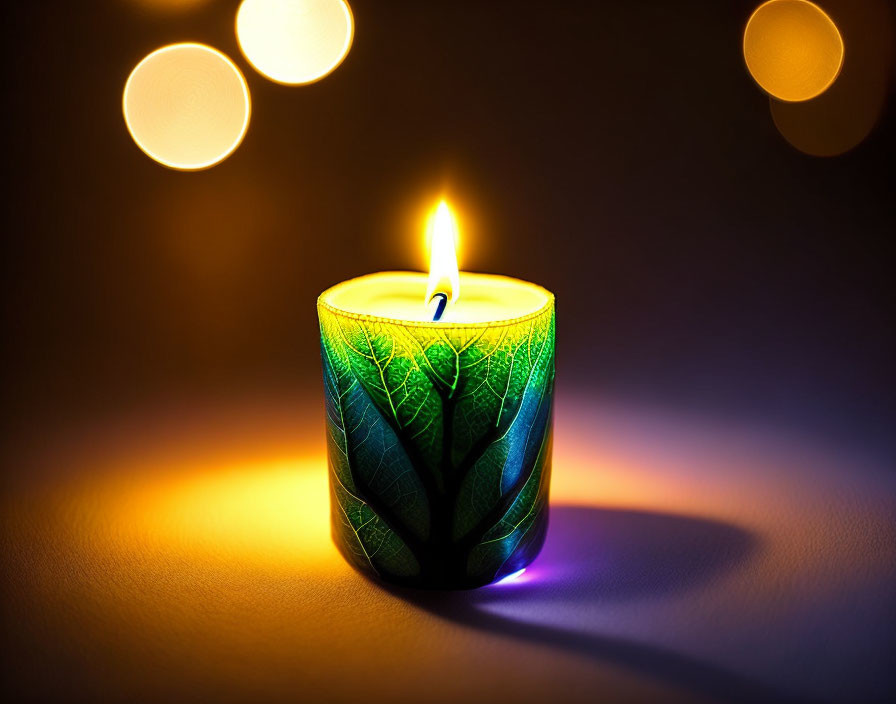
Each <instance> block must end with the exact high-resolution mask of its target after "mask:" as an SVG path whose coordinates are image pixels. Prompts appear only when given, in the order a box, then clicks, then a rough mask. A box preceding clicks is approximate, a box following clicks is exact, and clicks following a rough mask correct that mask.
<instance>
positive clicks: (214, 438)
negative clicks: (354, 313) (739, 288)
mask: <svg viewBox="0 0 896 704" xmlns="http://www.w3.org/2000/svg"><path fill="white" fill-rule="evenodd" d="M321 403H322V401H321V398H320V394H319V393H298V392H296V393H288V392H282V393H279V394H257V395H253V396H251V397H245V398H239V399H233V400H231V401H228V402H224V401H221V400H218V401H215V402H204V403H201V402H192V403H168V404H161V405H159V406H158V407H155V408H152V409H143V410H141V411H140V412H129V413H126V414H122V415H119V416H116V417H114V418H105V419H102V420H95V421H88V420H84V421H83V422H81V423H78V424H72V423H71V422H68V423H65V424H57V425H60V427H56V428H54V427H52V426H53V424H52V423H50V422H48V423H47V425H48V426H49V427H46V428H33V429H32V432H31V433H24V434H20V435H19V436H18V437H17V438H14V439H13V442H12V444H11V446H10V449H9V452H8V454H9V457H8V459H9V460H11V464H10V474H9V476H8V477H7V480H6V485H5V487H4V492H3V510H2V516H3V524H4V525H3V552H4V562H5V566H6V572H7V574H6V587H7V597H6V599H5V601H4V618H5V628H4V638H5V641H6V642H5V648H4V662H3V667H4V685H3V686H4V688H5V689H6V690H7V691H11V692H12V693H16V694H18V695H20V696H21V695H27V696H28V697H30V698H36V699H51V698H58V699H65V700H74V699H91V700H98V699H103V700H105V701H113V700H127V701H200V700H201V701H209V700H213V701H279V700H293V699H304V700H308V701H334V702H342V701H353V702H357V701H366V702H375V701H381V700H382V701H393V702H402V701H421V700H425V701H437V702H439V701H445V702H448V701H452V702H456V701H480V700H482V701H491V702H504V701H506V702H543V701H548V700H554V701H569V702H575V701H583V702H585V701H594V700H595V697H596V696H598V698H599V699H601V700H603V701H620V700H623V701H657V700H663V701H670V700H680V701H717V700H731V701H760V700H761V701H770V700H778V699H780V700H785V699H805V700H831V701H837V700H850V701H856V700H864V701H871V700H874V699H883V698H885V697H886V696H887V695H888V694H892V693H893V679H892V674H890V673H892V672H893V671H894V670H893V666H894V662H893V657H894V655H893V653H894V648H893V645H894V642H893V636H892V634H891V631H892V630H894V629H893V626H894V606H893V590H894V585H896V540H894V537H896V535H894V533H896V528H894V509H896V499H894V497H896V479H894V475H893V473H892V472H891V468H889V467H887V466H886V464H885V463H883V461H882V460H881V461H878V460H875V459H874V458H873V457H869V456H859V454H860V453H857V452H855V451H852V452H847V451H845V450H842V449H841V450H838V449H837V448H834V447H828V446H825V441H824V439H819V438H814V439H813V438H798V437H793V436H788V435H787V434H786V433H785V432H784V431H783V430H779V431H778V432H772V431H769V430H768V429H766V430H765V431H762V430H757V429H756V428H751V427H746V426H743V425H737V424H732V423H726V422H723V421H721V420H717V419H715V420H714V419H706V418H702V419H701V418H696V417H691V418H687V417H683V416H682V415H681V414H670V413H668V412H667V413H663V412H661V411H659V410H656V409H651V408H646V407H637V406H624V405H620V404H613V403H608V402H604V403H602V402H599V401H597V400H594V399H592V398H589V397H588V396H585V395H576V394H575V393H564V392H563V391H562V390H561V392H560V393H559V395H558V407H557V414H556V422H555V451H554V478H553V483H552V502H551V503H552V506H551V527H550V530H549V535H548V540H547V544H546V546H545V548H544V550H543V552H542V554H541V556H540V557H539V558H538V560H537V561H536V562H535V563H534V564H533V565H532V566H530V568H529V569H528V570H527V571H526V572H525V573H524V574H523V575H522V576H520V577H519V578H518V579H517V580H515V581H512V582H508V583H504V584H499V585H493V586H490V587H487V588H483V589H480V590H476V591H472V592H461V593H453V594H439V593H419V592H408V591H401V590H390V589H385V588H383V587H381V586H380V585H378V584H375V583H373V582H371V581H368V580H367V579H365V578H363V577H362V576H360V575H358V574H356V573H355V572H353V571H352V570H351V569H350V568H349V567H348V566H347V565H346V564H345V563H344V562H343V560H342V559H341V558H340V557H339V555H338V553H337V552H336V550H335V548H334V547H333V546H332V544H331V542H330V539H329V515H328V510H329V509H328V494H327V476H326V462H325V450H324V443H323V437H324V435H323V427H322V423H323V412H322V410H321Z"/></svg>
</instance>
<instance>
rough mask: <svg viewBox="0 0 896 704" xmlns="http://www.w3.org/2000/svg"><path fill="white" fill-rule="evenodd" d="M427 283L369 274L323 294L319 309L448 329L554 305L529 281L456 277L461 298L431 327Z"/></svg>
mask: <svg viewBox="0 0 896 704" xmlns="http://www.w3.org/2000/svg"><path fill="white" fill-rule="evenodd" d="M427 280H428V277H427V275H426V274H424V273H421V272H415V271H387V272H380V273H377V274H368V275H367V276H361V277H359V278H357V279H350V280H348V281H343V282H342V283H340V284H336V285H335V286H333V287H332V288H329V289H327V290H326V291H324V292H323V293H322V294H321V295H320V299H319V304H320V305H322V306H324V307H326V308H329V309H330V310H332V311H333V312H334V313H339V314H343V315H351V316H357V317H360V318H371V319H376V318H379V319H382V320H386V321H389V322H411V323H428V324H429V325H435V326H449V327H450V326H457V325H490V324H495V323H509V322H516V321H518V320H520V319H521V318H522V319H525V318H528V317H531V316H534V315H538V314H539V313H541V312H543V311H544V310H545V309H547V308H549V307H550V306H552V305H553V302H554V294H552V293H551V292H550V291H548V290H546V289H543V288H542V287H541V286H536V285H535V284H530V283H529V282H528V281H521V280H520V279H512V278H510V277H508V276H496V275H494V274H473V273H469V272H461V274H460V296H459V297H458V299H457V300H456V301H455V302H454V303H449V304H448V307H447V308H446V309H445V313H444V315H443V316H442V319H441V320H440V321H439V322H433V320H432V309H431V308H430V307H429V306H427V305H426V300H425V296H426V284H427Z"/></svg>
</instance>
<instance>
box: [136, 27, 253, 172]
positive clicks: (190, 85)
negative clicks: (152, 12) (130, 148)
mask: <svg viewBox="0 0 896 704" xmlns="http://www.w3.org/2000/svg"><path fill="white" fill-rule="evenodd" d="M250 105H251V103H250V100H249V87H248V85H246V79H245V78H244V77H243V74H242V73H241V72H240V70H239V68H237V66H236V64H234V63H233V61H231V60H230V59H229V58H228V57H227V56H225V55H224V54H222V53H221V52H220V51H218V50H217V49H213V48H212V47H210V46H206V45H205V44H196V43H191V42H188V43H183V44H171V45H169V46H165V47H162V48H161V49H157V50H156V51H154V52H152V53H151V54H149V55H148V56H146V57H145V58H144V59H143V60H142V61H141V62H140V63H139V64H137V66H136V67H135V68H134V70H133V71H131V75H130V76H128V80H127V83H125V86H124V96H123V99H122V107H123V110H124V119H125V123H126V124H127V126H128V130H129V131H130V133H131V136H132V137H133V138H134V141H135V142H136V143H137V146H139V147H140V148H141V149H142V150H143V151H144V152H146V154H148V155H149V156H150V157H152V158H153V159H155V160H156V161H158V162H159V163H160V164H163V165H165V166H168V167H170V168H172V169H183V170H196V169H204V168H207V167H209V166H213V165H215V164H217V163H218V162H220V161H222V160H223V159H225V158H227V157H228V156H229V155H230V154H231V153H232V152H233V150H234V149H236V148H237V147H238V146H239V144H240V142H241V141H242V140H243V137H244V136H245V134H246V130H247V129H248V127H249V114H250V112H251V108H250Z"/></svg>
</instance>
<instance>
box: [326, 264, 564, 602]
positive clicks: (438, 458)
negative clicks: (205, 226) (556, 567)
mask: <svg viewBox="0 0 896 704" xmlns="http://www.w3.org/2000/svg"><path fill="white" fill-rule="evenodd" d="M460 283H461V291H462V292H463V293H462V295H461V296H460V299H459V300H458V301H457V303H456V304H454V305H453V306H452V307H451V310H450V314H448V315H446V316H445V318H443V319H442V320H441V321H439V322H432V321H431V320H428V319H427V309H426V306H425V298H424V297H425V292H426V287H427V277H426V275H424V274H419V273H411V272H387V273H380V274H372V275H370V276H364V277H361V278H358V279H352V280H350V281H346V282H343V283H341V284H338V285H336V286H334V287H333V288H330V289H328V290H327V291H325V292H324V293H323V294H321V296H320V298H319V299H318V304H317V305H318V316H319V319H320V330H321V356H322V360H323V368H324V383H325V392H326V410H327V432H328V438H327V441H328V445H327V450H328V457H329V474H330V497H331V510H332V530H333V538H334V540H335V542H336V545H337V546H338V547H339V549H340V550H341V552H342V553H343V555H344V556H345V558H346V559H347V560H348V561H349V562H350V563H351V564H352V565H354V566H355V567H357V568H359V569H361V570H364V571H366V572H368V573H372V574H374V575H376V576H378V577H379V578H381V579H383V580H385V581H388V582H394V583H401V584H408V585H414V586H419V587H428V588H442V589H461V588H471V587H478V586H482V585H484V584H488V583H490V582H493V581H495V580H498V579H501V578H502V577H504V576H506V575H509V574H511V573H513V572H516V571H518V570H520V569H521V568H523V567H525V566H526V565H528V564H529V563H530V562H531V561H532V560H533V559H534V558H535V556H536V555H537V554H538V551H539V550H540V549H541V546H542V544H543V543H544V537H545V532H546V530H547V519H548V487H549V481H550V468H551V406H552V398H553V385H554V296H553V294H551V293H550V292H549V291H546V290H545V289H543V288H541V287H540V286H536V285H534V284H530V283H527V282H525V281H519V280H516V279H511V278H507V277H503V276H492V275H486V274H471V273H462V274H461V275H460ZM430 315H431V314H430Z"/></svg>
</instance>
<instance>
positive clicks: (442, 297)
mask: <svg viewBox="0 0 896 704" xmlns="http://www.w3.org/2000/svg"><path fill="white" fill-rule="evenodd" d="M435 300H438V303H436V311H435V313H433V315H432V321H433V322H434V323H437V322H439V321H440V320H441V319H442V315H444V313H445V308H446V307H447V306H448V294H447V293H441V292H440V293H434V294H433V295H432V298H430V299H429V302H430V303H432V302H433V301H435Z"/></svg>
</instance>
